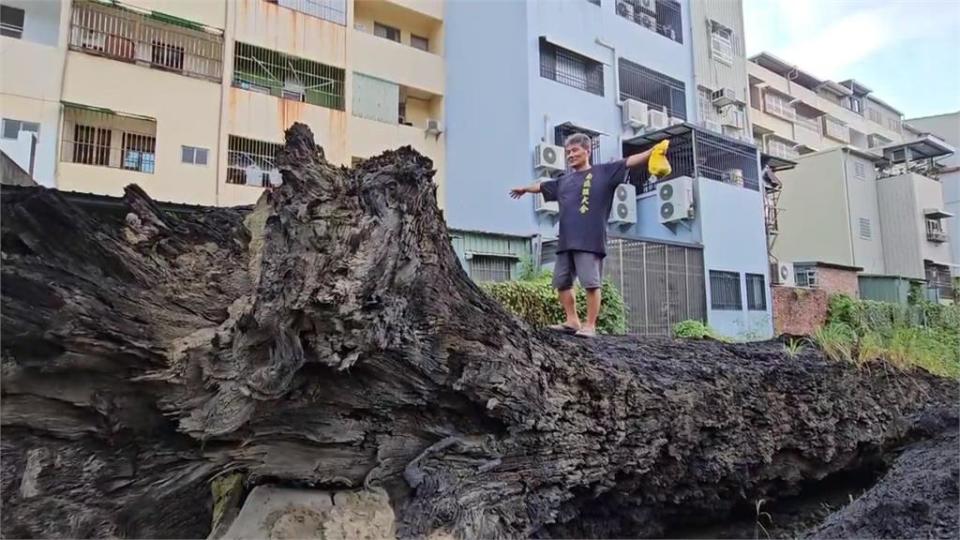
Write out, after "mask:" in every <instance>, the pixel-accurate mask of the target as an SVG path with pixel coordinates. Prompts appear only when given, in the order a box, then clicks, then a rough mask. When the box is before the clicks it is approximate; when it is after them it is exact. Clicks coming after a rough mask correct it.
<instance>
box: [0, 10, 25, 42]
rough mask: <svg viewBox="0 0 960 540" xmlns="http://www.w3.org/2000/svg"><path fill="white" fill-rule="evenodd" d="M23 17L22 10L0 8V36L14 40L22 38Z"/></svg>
mask: <svg viewBox="0 0 960 540" xmlns="http://www.w3.org/2000/svg"><path fill="white" fill-rule="evenodd" d="M23 16H24V12H23V10H22V9H19V8H15V7H10V6H0V36H7V37H12V38H16V39H20V38H22V37H23Z"/></svg>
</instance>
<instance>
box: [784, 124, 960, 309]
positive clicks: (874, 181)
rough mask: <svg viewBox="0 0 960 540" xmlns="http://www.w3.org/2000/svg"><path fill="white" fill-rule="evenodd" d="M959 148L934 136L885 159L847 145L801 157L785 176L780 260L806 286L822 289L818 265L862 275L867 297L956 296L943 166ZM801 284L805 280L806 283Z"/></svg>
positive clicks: (892, 149)
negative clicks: (919, 292) (940, 174)
mask: <svg viewBox="0 0 960 540" xmlns="http://www.w3.org/2000/svg"><path fill="white" fill-rule="evenodd" d="M952 153H953V148H952V147H951V146H950V145H948V144H946V143H945V142H943V141H942V140H940V139H938V138H936V137H933V136H929V135H927V136H923V137H920V138H917V139H914V140H912V141H909V142H904V143H898V144H892V145H887V146H885V147H884V148H883V149H880V150H878V152H872V151H867V150H863V149H860V148H857V147H853V146H840V147H835V148H830V149H827V150H821V151H819V152H812V153H809V154H804V155H801V156H799V157H798V158H797V166H796V168H794V169H792V170H790V171H785V172H783V173H782V174H781V177H782V179H783V196H782V199H781V201H782V212H781V213H780V221H779V235H778V237H777V240H776V242H775V243H774V245H773V250H772V251H773V255H774V256H775V257H776V258H777V259H778V260H779V261H781V262H786V263H797V264H796V265H795V269H796V270H797V273H796V276H797V278H798V281H799V283H798V284H799V285H801V286H817V284H818V279H817V278H816V276H815V275H814V276H811V275H810V274H811V272H816V270H815V269H811V268H808V265H805V264H800V263H798V261H809V260H817V261H823V262H825V263H829V264H832V265H842V266H845V267H859V268H860V272H861V273H860V276H859V277H860V291H859V292H860V295H861V296H862V297H864V298H867V299H873V300H883V301H894V302H905V301H906V300H907V294H906V293H907V291H908V289H909V284H911V283H914V284H917V285H923V287H924V288H925V289H926V291H927V292H926V294H927V297H928V298H930V299H932V300H939V299H941V298H947V297H949V296H950V284H949V279H948V276H949V266H950V264H951V263H950V242H949V237H948V235H946V234H945V233H944V227H943V220H944V219H947V218H950V217H953V214H951V213H950V212H948V211H946V210H945V205H944V199H943V192H942V190H941V186H940V182H939V180H938V179H937V177H936V175H937V170H938V168H939V167H938V165H937V163H936V160H937V159H939V158H942V157H945V156H949V155H950V154H952ZM801 277H802V280H801V279H800V278H801Z"/></svg>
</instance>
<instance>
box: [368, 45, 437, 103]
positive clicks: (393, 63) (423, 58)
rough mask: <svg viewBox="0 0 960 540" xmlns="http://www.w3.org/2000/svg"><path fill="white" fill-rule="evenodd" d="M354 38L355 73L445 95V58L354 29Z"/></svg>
mask: <svg viewBox="0 0 960 540" xmlns="http://www.w3.org/2000/svg"><path fill="white" fill-rule="evenodd" d="M351 37H352V39H353V51H352V55H351V56H352V58H353V68H354V71H356V72H358V73H364V74H366V75H370V76H373V77H379V78H382V79H385V80H388V81H392V82H395V83H397V84H402V85H404V86H409V87H411V88H418V89H420V90H424V91H426V92H429V93H431V94H436V95H443V93H444V78H445V77H444V67H443V57H442V56H440V55H438V54H433V53H430V52H427V51H422V50H420V49H416V48H414V47H411V46H409V45H404V44H402V43H397V42H394V41H391V40H390V39H384V38H382V37H378V36H376V35H374V34H372V33H368V32H366V31H360V30H352V31H351Z"/></svg>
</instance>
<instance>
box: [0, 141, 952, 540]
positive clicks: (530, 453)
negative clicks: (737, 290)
mask: <svg viewBox="0 0 960 540" xmlns="http://www.w3.org/2000/svg"><path fill="white" fill-rule="evenodd" d="M279 162H280V163H281V168H282V170H283V178H284V184H283V186H282V187H281V188H279V189H277V190H275V191H273V192H272V193H270V194H269V195H267V197H266V199H264V200H261V203H260V204H259V205H258V206H257V208H256V209H255V210H254V211H253V212H252V213H248V212H245V211H242V210H238V209H197V210H195V211H191V212H179V213H177V212H168V211H164V210H162V209H161V208H160V207H158V206H157V205H156V204H155V203H153V202H152V201H151V200H150V199H149V198H148V197H147V196H146V194H144V193H143V192H142V191H140V190H139V189H138V188H136V187H131V188H129V189H128V190H127V195H126V198H125V201H126V205H127V208H125V209H123V210H122V211H121V212H119V213H116V212H112V211H110V210H109V209H108V210H103V211H94V210H81V209H79V208H78V207H77V206H76V205H75V204H72V203H70V202H68V201H67V200H66V199H65V198H64V196H62V195H61V194H58V193H57V192H54V191H50V190H43V189H39V188H38V189H21V190H18V191H7V192H5V193H4V194H3V209H2V211H3V230H2V234H3V236H2V241H3V243H2V246H3V275H2V277H3V281H2V293H3V312H2V317H3V318H2V323H3V403H2V404H3V438H2V450H3V479H2V481H3V523H2V526H3V527H2V532H3V535H4V536H7V537H11V536H18V537H19V536H72V537H78V536H107V535H120V536H127V537H201V536H204V535H206V534H207V533H208V532H209V529H210V513H211V511H210V507H211V502H210V490H209V483H210V481H211V479H212V478H214V477H216V476H217V475H220V474H223V473H226V472H240V473H242V474H243V475H244V478H245V479H246V484H247V485H248V486H249V485H255V484H259V483H264V482H271V483H279V484H287V485H295V486H311V487H324V488H329V489H342V488H351V487H354V488H359V487H362V486H364V485H382V486H384V487H385V488H387V490H388V492H389V493H390V495H391V501H392V504H393V506H394V508H395V510H396V514H397V528H398V531H399V533H400V534H401V535H405V536H416V535H422V534H428V533H430V532H432V531H436V530H440V531H445V532H448V533H452V534H454V535H456V536H460V537H471V538H479V537H482V538H493V537H507V536H508V537H522V536H531V535H541V536H549V535H577V536H587V535H621V536H639V535H656V534H659V533H661V532H663V531H664V528H665V527H668V526H670V524H671V523H673V522H676V521H680V520H690V519H701V520H709V519H714V518H719V517H722V516H723V515H724V514H725V512H727V511H729V509H730V508H732V507H733V506H734V505H736V504H738V503H740V502H743V501H752V500H754V499H758V498H766V499H771V498H775V497H777V496H780V495H783V494H787V493H790V492H791V491H793V490H795V489H796V487H797V486H798V485H800V483H801V482H803V481H805V480H811V479H817V478H821V477H823V476H824V475H827V474H829V473H830V472H833V471H838V470H842V469H847V468H851V467H856V466H858V465H859V464H860V463H862V462H864V461H865V460H869V459H871V458H873V457H875V456H877V455H879V454H880V453H882V452H883V451H884V450H885V449H887V448H890V447H892V446H893V445H896V444H898V443H900V442H902V441H903V439H904V438H905V437H908V434H909V429H910V422H911V418H912V415H914V413H917V412H919V411H921V410H922V409H924V408H926V407H928V406H930V405H936V404H946V403H952V402H954V401H955V400H956V399H957V390H956V387H955V385H953V384H952V383H949V382H946V381H943V380H939V379H936V378H934V377H931V376H927V375H925V374H922V373H913V374H909V375H903V374H892V373H890V372H889V371H888V370H886V369H883V368H882V367H879V368H873V369H862V370H858V369H855V368H852V367H850V366H846V365H841V364H837V363H833V362H830V361H826V360H824V359H823V358H821V357H820V355H819V354H817V353H815V352H813V351H812V350H808V351H806V352H804V353H803V354H801V355H800V357H799V358H796V359H791V358H788V357H786V356H785V355H784V354H783V353H782V349H781V348H780V347H778V346H777V345H775V344H741V345H725V344H720V343H716V342H690V341H672V340H668V339H635V338H600V339H597V340H595V341H591V342H586V341H578V340H577V339H576V338H567V337H561V336H558V335H554V334H550V333H545V332H543V331H539V330H536V329H533V328H530V327H528V326H527V325H525V324H523V323H521V322H519V321H518V320H517V319H515V318H513V317H512V316H510V315H509V314H507V313H506V312H505V311H504V310H503V309H502V308H501V307H500V306H498V305H497V304H496V303H495V302H494V301H493V300H491V299H490V298H488V297H487V296H485V295H484V294H483V293H482V292H481V291H480V290H479V289H478V288H477V287H476V286H475V285H474V284H473V283H472V282H471V281H470V280H469V279H468V278H467V276H466V275H465V274H464V272H463V271H462V270H461V269H460V267H459V265H458V263H457V259H456V257H455V255H454V253H453V251H452V250H451V247H450V245H449V241H448V237H447V230H446V227H445V225H444V222H443V218H442V215H441V213H440V211H439V210H438V209H437V204H436V199H435V195H434V187H433V185H432V183H431V177H432V172H431V163H430V161H429V160H427V159H426V158H423V157H422V156H420V155H418V154H416V153H415V152H414V151H412V150H410V149H401V150H398V151H396V152H387V153H385V154H383V155H381V156H379V157H375V158H372V159H370V160H367V161H365V162H364V163H363V164H361V165H360V166H359V167H358V168H356V169H353V170H347V169H343V168H336V167H333V166H332V165H330V164H328V163H327V162H326V161H324V160H323V158H322V151H320V150H319V149H318V148H317V147H316V146H315V145H314V143H313V140H312V135H311V134H310V133H309V130H308V129H307V128H306V127H304V126H301V125H297V126H294V127H293V128H291V130H289V131H288V133H287V145H286V149H285V151H284V152H283V154H282V156H281V157H280V160H279ZM505 204H508V203H505ZM125 214H126V215H125Z"/></svg>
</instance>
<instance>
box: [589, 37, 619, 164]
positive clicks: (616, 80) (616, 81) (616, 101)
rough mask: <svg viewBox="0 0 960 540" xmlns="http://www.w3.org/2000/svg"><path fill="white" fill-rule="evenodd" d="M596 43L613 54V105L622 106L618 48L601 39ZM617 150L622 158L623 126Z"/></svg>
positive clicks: (596, 40)
mask: <svg viewBox="0 0 960 540" xmlns="http://www.w3.org/2000/svg"><path fill="white" fill-rule="evenodd" d="M594 42H595V43H596V44H597V45H600V46H601V47H606V48H607V49H610V52H611V53H612V54H613V62H611V63H610V65H611V66H613V103H614V105H616V106H622V105H623V100H622V99H620V70H618V69H617V58H618V56H617V48H616V47H614V46H613V45H610V44H609V43H607V42H606V41H603V40H602V39H600V38H596V39H595V40H594ZM617 150H618V151H619V152H620V157H623V126H620V129H618V130H617Z"/></svg>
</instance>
